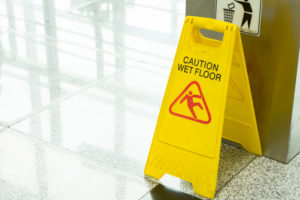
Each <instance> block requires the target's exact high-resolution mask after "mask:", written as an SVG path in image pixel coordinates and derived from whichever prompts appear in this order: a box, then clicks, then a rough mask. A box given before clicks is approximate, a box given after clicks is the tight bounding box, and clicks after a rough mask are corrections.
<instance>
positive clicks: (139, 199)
mask: <svg viewBox="0 0 300 200" xmlns="http://www.w3.org/2000/svg"><path fill="white" fill-rule="evenodd" d="M157 186H158V184H157V185H156V186H155V187H153V188H152V189H151V190H149V191H148V192H146V193H145V194H143V195H142V196H141V197H140V198H138V200H142V199H143V198H144V197H145V196H147V195H148V194H149V193H150V192H151V191H152V190H154V188H156V187H157Z"/></svg>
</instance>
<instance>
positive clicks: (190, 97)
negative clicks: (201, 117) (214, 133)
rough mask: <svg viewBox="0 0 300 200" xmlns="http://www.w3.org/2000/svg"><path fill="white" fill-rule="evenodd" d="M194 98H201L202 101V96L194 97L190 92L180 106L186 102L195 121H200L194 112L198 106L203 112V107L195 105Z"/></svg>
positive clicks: (198, 104)
mask: <svg viewBox="0 0 300 200" xmlns="http://www.w3.org/2000/svg"><path fill="white" fill-rule="evenodd" d="M194 98H199V99H201V96H200V95H193V92H192V91H189V93H188V94H187V95H185V97H183V98H182V99H181V101H180V104H182V103H183V102H184V101H185V100H186V102H187V106H188V108H189V109H190V111H191V113H192V115H193V117H194V118H195V119H198V118H197V115H196V113H195V111H194V107H195V106H198V107H199V108H200V109H201V110H203V107H202V106H201V104H200V103H194Z"/></svg>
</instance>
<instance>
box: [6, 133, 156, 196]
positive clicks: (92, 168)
mask: <svg viewBox="0 0 300 200" xmlns="http://www.w3.org/2000/svg"><path fill="white" fill-rule="evenodd" d="M0 169H1V170H0V188H1V190H0V199H1V200H7V199H10V200H33V199H51V200H52V199H53V200H58V199H59V200H67V199H68V200H76V199H90V200H92V199H128V200H132V199H139V198H140V197H142V196H143V195H144V194H145V193H147V192H148V191H149V190H150V189H152V188H153V187H154V186H155V183H153V182H151V181H149V180H146V179H144V178H140V177H136V176H132V175H129V174H127V173H124V172H122V171H120V170H116V169H114V168H110V167H107V166H103V165H102V164H99V163H98V162H94V161H91V160H89V159H86V158H84V157H82V156H78V155H76V154H74V153H70V152H67V151H65V150H62V149H58V148H56V147H54V146H52V145H47V144H45V143H43V142H40V141H38V140H36V139H32V138H30V137H27V136H24V135H22V134H19V133H15V132H14V131H11V130H7V131H5V133H3V134H0Z"/></svg>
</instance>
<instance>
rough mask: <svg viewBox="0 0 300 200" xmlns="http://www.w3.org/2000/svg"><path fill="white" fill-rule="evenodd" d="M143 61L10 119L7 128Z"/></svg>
mask: <svg viewBox="0 0 300 200" xmlns="http://www.w3.org/2000/svg"><path fill="white" fill-rule="evenodd" d="M141 62H143V60H139V61H136V62H134V63H132V64H131V65H130V66H128V67H125V68H123V69H120V70H117V71H116V72H114V73H113V74H111V75H109V76H107V77H105V78H103V79H101V80H96V81H93V82H91V83H90V84H88V85H86V86H85V87H83V88H81V89H79V90H78V91H76V92H74V93H71V94H69V95H66V96H64V97H61V98H59V99H57V100H55V101H53V102H51V103H49V104H47V105H45V106H42V107H40V108H39V109H37V110H35V111H33V112H30V113H28V114H26V115H24V116H22V117H20V118H17V119H16V120H13V121H10V122H8V123H6V122H4V123H6V126H7V128H11V127H12V126H14V125H16V124H17V123H19V122H21V121H23V120H25V119H27V118H30V117H32V116H34V115H36V114H38V113H40V112H42V111H44V110H47V109H49V108H51V107H54V106H55V105H58V104H59V103H62V102H64V101H66V100H68V99H70V98H72V97H73V96H76V95H78V94H81V93H84V92H85V91H87V90H88V89H90V88H92V87H94V86H96V85H98V84H99V83H104V82H105V81H107V80H108V79H110V78H112V77H113V76H115V75H116V74H118V73H120V72H122V71H125V70H128V69H130V68H132V67H134V66H136V65H137V64H139V63H141Z"/></svg>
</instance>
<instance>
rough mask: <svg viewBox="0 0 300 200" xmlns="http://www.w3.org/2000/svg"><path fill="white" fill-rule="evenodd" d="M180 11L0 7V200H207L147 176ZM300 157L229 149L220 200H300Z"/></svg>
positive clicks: (179, 0) (172, 1) (174, 182)
mask: <svg viewBox="0 0 300 200" xmlns="http://www.w3.org/2000/svg"><path fill="white" fill-rule="evenodd" d="M184 12H185V1H184V0H163V1H161V0H115V1H110V0H102V1H98V0H91V1H88V0H85V1H83V0H66V1H53V0H26V1H25V0H23V1H21V0H0V33H1V35H0V36H1V43H0V51H1V54H0V111H1V112H0V200H11V199H18V200H23V199H24V200H29V199H30V200H31V199H53V200H58V199H59V200H67V199H72V200H75V199H150V200H158V199H196V198H201V197H199V196H197V197H194V196H195V195H194V192H193V189H192V185H191V184H190V183H188V182H185V181H181V180H179V179H177V178H174V177H171V176H168V175H166V176H164V177H163V178H162V179H161V180H160V181H159V182H158V181H156V180H152V179H149V178H145V177H144V174H143V169H144V166H145V162H146V159H147V154H148V151H149V147H150V144H151V140H152V136H153V132H154V128H155V125H156V119H157V116H158V112H159V108H160V103H161V100H162V97H163V94H164V90H165V87H166V83H167V80H168V75H169V71H170V68H171V65H172V60H173V56H174V54H175V50H176V46H177V41H178V39H179V34H180V31H181V26H182V22H183V19H184ZM6 127H9V128H6ZM299 158H300V156H298V157H296V158H295V159H294V160H293V161H292V162H291V163H290V164H288V165H283V164H281V163H278V162H276V161H272V160H269V159H266V158H263V157H262V158H257V157H256V156H254V155H252V154H250V153H247V152H245V151H243V150H241V149H238V148H235V147H232V146H229V145H227V144H223V145H222V149H221V159H220V167H219V176H218V184H217V194H216V199H299V197H300V182H299V180H300V177H299V174H300V171H299V170H300V165H299Z"/></svg>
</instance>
